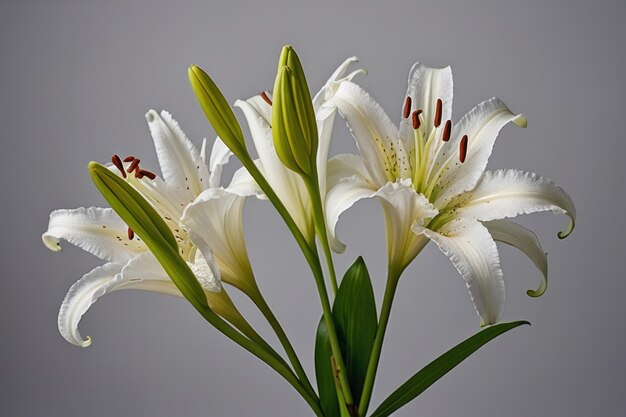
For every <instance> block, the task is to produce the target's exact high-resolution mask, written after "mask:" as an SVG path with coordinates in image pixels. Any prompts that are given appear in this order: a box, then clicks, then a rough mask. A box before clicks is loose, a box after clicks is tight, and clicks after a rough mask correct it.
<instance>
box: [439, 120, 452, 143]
mask: <svg viewBox="0 0 626 417" xmlns="http://www.w3.org/2000/svg"><path fill="white" fill-rule="evenodd" d="M451 130H452V120H446V125H445V126H444V127H443V135H441V140H443V141H444V142H447V141H449V140H450V131H451Z"/></svg>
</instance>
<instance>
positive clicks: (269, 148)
mask: <svg viewBox="0 0 626 417" xmlns="http://www.w3.org/2000/svg"><path fill="white" fill-rule="evenodd" d="M357 61H358V60H357V58H356V57H351V58H348V59H346V60H345V61H344V62H343V63H342V64H341V65H340V66H339V67H338V68H337V69H336V70H335V72H333V74H332V75H331V76H330V78H329V79H328V81H327V82H326V84H324V86H323V87H322V88H321V90H320V91H319V92H318V93H317V94H316V95H315V97H314V98H313V109H314V110H315V116H316V121H317V129H318V135H319V145H318V151H317V172H318V175H319V183H320V190H321V194H322V198H323V196H324V194H325V192H324V190H325V189H326V164H327V160H328V149H329V146H330V138H331V132H332V129H333V124H334V121H335V113H336V108H335V107H334V106H330V105H328V100H329V99H330V98H331V97H332V96H333V94H334V93H335V91H337V88H338V87H339V85H340V84H341V82H343V81H350V80H352V79H353V78H354V77H355V76H356V75H358V74H360V73H364V72H365V71H364V70H362V69H359V70H356V71H353V72H351V73H350V74H348V75H346V73H347V71H348V67H349V66H350V64H352V63H353V62H357ZM235 106H237V107H239V108H240V109H241V110H242V111H243V114H244V116H245V118H246V121H247V122H248V126H249V128H250V134H251V135H252V140H253V142H254V146H255V148H256V151H257V157H258V159H257V160H256V161H255V163H256V164H257V165H258V167H259V169H260V171H261V172H262V173H263V175H264V176H265V178H266V179H267V181H268V182H269V184H270V185H271V186H272V188H273V189H274V191H275V192H276V194H277V195H278V197H279V198H280V200H281V201H282V202H283V204H284V205H285V207H286V208H287V211H288V212H289V214H290V215H291V216H292V217H293V219H294V221H295V222H296V225H297V226H298V228H299V229H300V231H301V232H302V234H303V235H304V237H305V238H306V240H307V241H308V242H311V241H312V240H313V239H314V238H315V229H314V223H313V214H312V212H311V208H310V204H309V195H308V191H307V189H306V187H305V185H304V182H303V181H302V178H300V176H299V175H298V174H297V173H295V172H293V171H291V170H290V169H288V168H287V167H285V166H284V165H283V164H282V162H281V161H280V159H279V158H278V155H277V154H276V149H275V148H274V140H273V137H272V101H271V98H270V96H269V95H268V94H267V93H265V92H263V93H261V94H260V95H257V96H254V97H251V98H249V99H248V100H245V101H244V100H237V101H236V102H235ZM229 188H230V189H231V190H232V191H233V192H237V193H239V194H241V195H256V196H257V197H260V198H264V195H263V192H262V191H261V189H260V188H259V187H258V185H257V184H256V182H255V181H254V179H253V178H252V177H251V176H250V174H249V173H248V172H247V171H246V170H245V168H241V169H240V170H239V171H237V173H235V176H234V177H233V181H232V183H231V185H230V187H229Z"/></svg>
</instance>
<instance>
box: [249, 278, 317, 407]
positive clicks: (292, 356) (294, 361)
mask: <svg viewBox="0 0 626 417" xmlns="http://www.w3.org/2000/svg"><path fill="white" fill-rule="evenodd" d="M255 292H256V294H255V295H254V296H251V297H250V299H251V300H252V302H253V303H254V304H255V305H256V306H257V308H258V309H259V311H261V313H262V314H263V316H264V317H265V319H266V320H267V322H268V323H269V324H270V326H271V327H272V329H273V330H274V333H276V337H278V340H279V341H280V343H281V345H282V346H283V349H285V353H287V357H288V358H289V361H290V362H291V365H292V366H293V369H294V370H295V372H296V375H297V376H298V378H299V379H300V382H301V383H302V385H304V388H305V389H306V390H307V391H308V392H309V395H311V396H313V397H315V398H317V394H316V393H315V390H314V389H313V386H312V385H311V382H310V381H309V378H308V377H307V374H306V372H305V371H304V368H303V367H302V364H301V363H300V359H299V358H298V355H297V353H296V351H295V349H294V348H293V345H292V344H291V342H290V341H289V338H288V337H287V334H286V333H285V331H284V330H283V328H282V326H281V325H280V322H279V321H278V319H277V318H276V316H275V315H274V312H273V311H272V309H271V308H270V306H269V305H268V304H267V302H266V301H265V298H264V297H263V295H262V294H261V292H260V290H259V289H258V287H257V288H256V291H255Z"/></svg>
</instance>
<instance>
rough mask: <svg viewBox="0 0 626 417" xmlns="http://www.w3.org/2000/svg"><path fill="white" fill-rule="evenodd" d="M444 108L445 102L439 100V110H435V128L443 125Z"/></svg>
mask: <svg viewBox="0 0 626 417" xmlns="http://www.w3.org/2000/svg"><path fill="white" fill-rule="evenodd" d="M442 106H443V102H442V101H441V99H440V98H438V99H437V108H436V109H435V123H434V124H435V127H439V125H441V107H442Z"/></svg>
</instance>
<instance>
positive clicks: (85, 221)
mask: <svg viewBox="0 0 626 417" xmlns="http://www.w3.org/2000/svg"><path fill="white" fill-rule="evenodd" d="M354 62H356V58H349V59H347V60H346V61H345V62H344V63H343V64H341V65H340V66H339V68H337V70H336V71H335V72H334V73H333V74H332V75H331V76H330V78H329V79H328V81H327V82H326V84H324V86H323V87H322V88H321V89H320V90H319V92H318V93H317V94H316V95H315V96H314V97H313V98H311V95H310V92H309V87H308V85H307V81H306V78H305V74H304V71H303V68H302V66H301V63H300V60H299V58H298V56H297V55H296V53H295V51H294V50H293V48H292V47H290V46H286V47H284V48H283V50H282V53H281V55H280V59H279V63H278V72H277V76H276V80H275V84H274V89H273V94H270V93H269V92H262V93H260V94H259V95H256V96H254V97H252V98H249V99H247V100H237V101H236V102H235V107H238V108H239V109H240V110H241V111H242V112H243V115H244V117H245V120H246V122H247V124H248V126H249V130H250V133H251V136H252V142H253V144H254V148H255V150H256V158H254V157H253V156H252V154H251V153H250V146H249V145H248V143H247V141H246V139H245V137H244V134H243V133H242V130H241V127H240V125H239V122H238V120H237V118H236V117H235V114H234V113H233V109H232V108H231V107H230V106H229V104H228V102H227V100H226V99H225V98H224V96H223V95H222V93H221V92H220V90H219V89H218V88H217V86H216V85H215V84H214V82H213V81H212V79H211V78H210V77H209V76H208V75H207V74H206V73H205V72H204V71H203V70H202V69H200V68H199V67H197V66H191V67H190V68H189V80H190V83H191V86H192V88H193V90H194V92H195V94H196V96H197V98H198V101H199V103H200V106H201V107H202V109H203V111H204V113H205V114H206V117H207V118H208V120H209V122H210V123H211V125H212V126H213V128H214V129H215V131H216V132H217V134H218V137H217V138H216V139H215V141H214V142H213V144H212V146H211V148H212V149H211V152H210V154H209V153H207V147H208V144H207V142H206V140H205V141H204V143H203V144H202V147H201V148H200V149H197V148H196V147H195V145H194V144H193V143H192V142H191V141H190V140H189V139H188V138H187V137H186V136H185V134H184V133H183V131H182V130H181V128H180V126H179V125H178V123H177V122H176V121H175V120H174V119H173V118H172V116H171V115H170V114H169V113H167V112H165V111H163V112H161V113H157V112H156V111H154V110H150V111H149V112H148V113H147V114H146V120H147V123H148V127H149V129H150V132H151V135H152V138H153V140H154V145H155V148H156V152H157V156H158V161H159V164H160V167H161V174H162V177H160V176H158V175H157V174H155V173H153V172H152V171H150V170H148V169H145V168H144V166H143V165H141V161H140V159H139V158H136V157H134V156H126V157H120V156H118V155H113V157H112V159H111V163H110V164H108V165H106V166H105V165H101V164H99V163H96V162H91V163H89V173H90V175H91V178H92V180H93V182H94V184H95V185H96V187H97V188H98V190H99V191H100V192H101V193H102V195H103V196H104V198H105V199H106V201H107V202H108V203H109V204H110V206H111V208H97V207H90V208H78V209H73V210H56V211H54V212H52V214H51V215H50V223H49V226H48V230H47V231H46V232H45V233H44V234H43V241H44V243H45V245H46V246H47V247H48V248H50V249H52V250H54V251H60V250H61V245H60V241H61V240H66V241H68V242H70V243H72V244H74V245H77V246H79V247H80V248H82V249H84V250H86V251H88V252H91V253H92V254H94V255H96V256H97V257H99V258H102V259H103V260H104V261H106V263H105V264H104V265H102V266H99V267H97V268H95V269H94V270H92V271H90V272H88V273H87V274H85V275H84V276H83V277H82V278H81V279H79V280H78V281H77V282H76V283H75V284H74V285H72V287H71V288H70V289H69V291H68V293H67V295H66V297H65V299H64V300H63V302H62V305H61V308H60V312H59V316H58V326H59V330H60V333H61V335H62V336H63V337H64V338H65V339H66V340H67V341H68V342H70V343H72V344H74V345H77V346H88V345H89V344H90V343H91V339H90V338H89V337H86V338H83V337H82V336H81V334H80V332H79V330H78V324H79V321H80V319H81V317H82V316H83V314H85V312H86V311H87V310H88V309H89V307H90V306H91V305H92V304H94V303H95V302H96V300H98V299H99V298H100V297H102V296H103V295H105V294H108V293H111V292H114V291H118V290H122V289H139V290H146V291H153V292H159V293H164V294H170V295H176V296H180V297H183V298H184V299H186V300H187V301H188V302H189V303H190V304H191V305H192V306H193V307H194V308H195V309H196V310H197V312H198V313H200V315H202V317H204V318H205V319H206V321H207V322H208V323H209V324H211V325H212V326H214V327H215V328H216V329H218V330H219V331H220V332H221V333H223V334H224V335H225V336H226V337H228V338H230V339H231V340H232V341H234V342H235V343H237V344H238V345H240V346H241V347H243V348H244V349H245V350H247V351H248V352H250V353H251V354H253V355H254V356H256V357H257V358H259V359H260V360H262V361H263V362H265V363H266V364H267V365H268V366H270V367H271V368H272V369H273V370H275V371H276V372H277V373H278V374H279V375H280V376H281V377H283V378H284V379H285V380H286V381H287V382H288V383H289V384H290V385H291V386H292V387H293V388H294V389H295V390H296V391H297V392H298V394H299V395H301V396H302V398H303V399H304V400H305V401H306V402H307V404H308V405H309V406H310V408H311V410H312V412H313V414H315V415H317V416H320V417H321V416H326V417H335V416H342V417H346V416H350V417H356V416H359V417H364V416H367V415H369V416H372V417H384V416H388V415H391V414H392V413H393V412H395V411H396V410H398V409H399V408H400V407H402V406H404V405H405V404H407V403H408V402H409V401H411V400H412V399H414V398H415V397H417V396H418V395H419V394H420V393H421V392H423V391H424V390H425V389H426V388H428V387H429V386H430V385H431V384H433V383H434V382H435V381H437V380H438V379H439V378H441V377H442V376H443V375H445V374H446V373H447V372H448V371H450V370H451V369H452V368H454V367H455V366H456V365H458V364H459V363H460V362H461V361H463V360H464V359H465V358H467V357H468V356H470V355H471V354H472V353H473V352H475V351H476V350H477V349H479V348H480V347H481V346H483V345H484V344H485V343H487V342H489V341H490V340H492V339H494V338H495V337H497V336H498V335H500V334H502V333H504V332H506V331H508V330H511V329H513V328H515V327H517V326H520V325H522V324H525V323H527V322H525V321H517V322H511V323H498V321H499V319H500V316H501V314H502V310H503V305H504V294H505V292H504V280H503V273H502V268H501V266H500V259H499V255H498V250H497V247H496V243H495V242H496V241H498V242H503V243H506V244H509V245H513V246H515V247H517V248H519V249H520V250H521V251H522V252H523V253H525V254H526V255H527V256H528V257H529V258H530V259H531V260H532V261H533V262H534V263H535V265H536V266H537V268H538V269H539V271H540V272H541V275H542V281H541V284H540V285H539V287H538V288H537V289H535V290H529V291H528V295H530V296H532V297H538V296H540V295H542V294H543V293H544V292H545V290H546V286H547V258H546V253H545V251H544V250H543V249H542V247H541V246H540V244H539V241H538V240H537V238H536V236H535V235H534V234H533V232H531V231H530V230H528V229H526V228H524V227H522V226H521V225H519V224H517V223H514V222H512V221H510V220H507V219H508V218H511V217H515V216H517V215H520V214H527V213H532V212H538V211H552V212H554V213H561V214H565V215H567V216H569V218H570V225H569V227H568V228H567V229H566V230H565V231H562V232H560V233H559V237H560V238H564V237H566V236H567V235H569V234H570V233H571V231H572V230H573V228H574V221H575V209H574V205H573V203H572V201H571V199H570V197H569V196H568V195H567V194H566V193H565V192H564V191H563V189H561V188H560V187H559V186H557V185H556V184H555V183H554V182H552V181H550V180H548V179H545V178H542V177H540V176H538V175H536V174H533V173H529V172H524V171H519V170H497V171H486V170H485V169H486V165H487V160H488V158H489V156H490V154H491V151H492V148H493V145H494V142H495V140H496V137H497V135H498V133H499V131H500V129H501V128H502V127H503V126H504V125H506V124H507V123H509V122H512V123H513V124H515V125H517V126H520V127H525V126H526V123H527V122H526V118H525V117H524V116H523V115H521V114H515V113H513V112H511V111H510V110H509V108H508V107H507V106H506V105H505V104H504V103H503V102H502V101H501V100H499V99H497V98H492V99H489V100H487V101H484V102H482V103H480V104H478V105H477V106H476V107H474V108H473V109H472V110H471V111H470V112H469V113H467V114H466V115H465V116H463V117H462V118H461V119H460V120H459V121H457V122H454V123H453V122H452V73H451V71H450V68H443V69H435V68H428V67H426V66H424V65H421V64H415V65H414V66H413V68H412V69H411V71H410V74H409V83H408V88H407V92H406V96H405V99H404V102H403V106H402V111H401V117H400V123H399V125H395V124H394V123H393V122H392V121H391V119H390V118H389V116H388V115H387V114H386V113H385V111H384V110H383V109H382V108H381V107H380V105H379V104H378V103H377V102H376V101H375V100H374V99H373V98H372V97H371V96H370V95H369V94H368V93H367V92H366V91H365V90H363V88H361V87H360V86H359V85H358V84H356V83H355V82H354V79H355V77H356V76H357V75H359V74H361V73H363V72H364V71H363V70H356V71H353V72H349V67H350V65H352V64H353V63H354ZM337 114H338V115H339V116H340V117H341V118H343V119H344V120H345V122H346V123H347V125H348V127H349V129H350V132H351V133H352V135H353V136H354V139H355V140H356V143H357V146H358V150H359V155H347V154H344V155H337V156H335V157H333V158H331V159H330V160H329V156H328V151H329V144H330V140H331V131H332V128H333V124H334V122H335V118H336V115H337ZM232 155H234V156H236V157H237V158H238V159H239V161H240V162H241V164H242V165H243V166H242V167H241V168H240V169H239V170H238V171H237V172H236V173H235V174H234V175H233V178H232V180H231V182H230V184H229V185H228V186H226V187H224V186H222V185H221V184H222V182H221V174H222V169H223V166H224V165H225V164H226V163H227V162H228V161H229V159H230V158H231V156H232ZM250 196H255V197H257V198H262V199H266V200H268V201H269V202H270V203H271V204H272V205H273V206H274V208H275V209H276V211H277V212H278V214H279V215H280V216H281V218H282V220H283V221H284V223H285V225H286V226H287V227H288V229H289V231H290V232H291V234H292V235H293V237H294V239H295V242H296V243H297V245H298V247H299V248H300V250H301V252H302V254H303V256H304V259H305V260H306V262H307V263H308V266H309V267H310V269H311V273H312V277H313V279H314V280H315V284H316V288H317V291H318V296H319V300H320V304H321V309H322V312H323V314H322V317H321V320H320V322H319V326H318V328H317V333H316V340H315V377H316V378H315V379H316V382H317V383H316V385H317V389H316V388H314V386H313V385H314V384H312V383H311V382H310V379H309V376H308V375H307V373H306V372H305V370H304V368H303V367H302V365H301V363H300V360H299V359H298V355H297V354H296V352H295V350H294V349H293V347H292V345H291V343H290V341H289V339H288V337H287V335H286V334H285V332H284V331H283V329H282V327H281V325H280V324H279V320H278V319H277V317H276V316H275V315H274V314H273V312H272V310H271V308H270V306H269V305H268V304H267V303H266V301H265V299H264V298H263V295H262V294H261V291H260V290H259V286H258V285H257V282H256V280H255V276H254V272H253V269H252V267H251V264H250V261H249V259H248V255H247V252H246V245H245V242H244V235H243V226H242V210H243V205H244V202H245V199H246V198H247V197H250ZM372 197H376V198H378V199H379V200H380V202H381V203H382V206H383V209H384V214H385V219H386V238H387V255H388V273H387V278H386V287H385V293H384V295H383V297H382V304H381V305H380V310H378V308H377V303H376V297H375V295H374V292H373V289H372V285H371V282H370V276H369V274H368V271H367V267H366V265H365V262H364V260H363V259H362V258H360V257H359V258H358V259H357V260H356V262H354V264H353V265H352V266H351V267H350V268H349V269H348V270H347V271H346V272H345V274H343V278H342V279H338V278H337V274H336V271H335V267H334V264H333V254H332V252H333V251H334V252H337V253H341V252H343V251H344V250H345V245H344V244H343V243H342V242H341V241H340V240H339V239H338V238H337V235H336V233H335V228H336V225H337V222H338V219H339V216H340V215H341V213H343V212H344V211H345V210H347V209H349V208H350V207H351V206H352V205H353V204H354V203H355V202H357V201H359V200H361V199H364V198H372ZM430 241H432V242H434V243H435V245H436V246H437V247H438V248H439V249H440V250H441V251H442V252H443V253H444V254H445V255H447V256H448V257H449V258H450V260H451V261H452V263H453V264H454V266H455V267H456V269H457V270H458V271H459V273H460V275H461V276H462V278H463V280H464V281H465V284H466V285H467V288H468V290H469V293H470V297H471V299H472V301H473V303H474V306H475V308H476V312H477V313H478V316H479V317H480V320H481V323H480V324H481V326H483V327H484V328H483V329H482V330H481V331H480V332H479V333H477V334H475V335H474V336H472V337H470V338H469V339H467V340H465V341H463V342H461V343H460V344H459V345H457V346H456V347H454V348H452V349H450V350H449V351H447V352H446V353H444V354H443V355H441V356H440V357H438V358H437V359H435V360H434V361H433V362H431V363H430V364H429V365H427V366H426V367H425V368H423V369H422V370H420V371H418V372H417V373H416V374H415V375H414V376H413V377H411V378H410V379H409V380H407V381H406V382H405V383H403V384H401V385H400V386H399V388H397V389H396V390H395V391H393V392H392V393H391V394H390V395H389V396H388V398H387V399H386V400H384V401H383V402H382V403H381V404H380V405H378V407H377V408H376V409H375V410H374V411H373V412H371V413H369V414H368V409H369V405H370V398H371V395H372V390H373V388H374V381H375V378H376V373H377V369H378V362H379V358H380V355H381V350H382V347H383V341H384V336H385V330H386V328H387V325H388V322H389V319H390V313H391V309H392V304H393V300H394V295H395V293H396V288H397V286H398V282H399V280H400V277H401V275H402V273H403V271H404V270H405V269H406V267H407V266H408V265H409V264H410V263H411V262H412V261H413V259H415V257H416V256H417V255H418V254H419V253H420V251H421V250H422V249H423V248H424V247H425V246H426V245H427V244H428V242H430ZM224 284H227V285H224ZM233 288H234V289H236V290H239V291H241V292H243V293H244V294H245V295H246V296H247V297H249V299H250V300H251V301H252V302H253V303H254V304H255V305H256V307H258V310H259V312H260V313H261V314H262V315H263V316H264V317H265V319H267V321H268V322H269V324H270V325H271V328H272V329H273V331H274V332H275V333H276V335H277V338H278V340H279V341H280V343H281V345H282V350H283V351H284V355H282V354H280V353H279V352H278V351H276V350H275V349H274V347H272V346H271V345H270V344H269V343H267V342H266V341H265V339H264V338H263V336H261V335H260V334H259V333H257V331H256V330H255V329H254V328H253V327H252V326H251V325H250V324H249V323H248V321H246V319H245V318H244V317H243V315H242V314H241V313H240V312H239V310H238V309H237V307H236V305H235V304H234V303H233V301H232V300H231V298H230V297H229V295H228V292H229V291H231V290H232V289H233Z"/></svg>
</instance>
